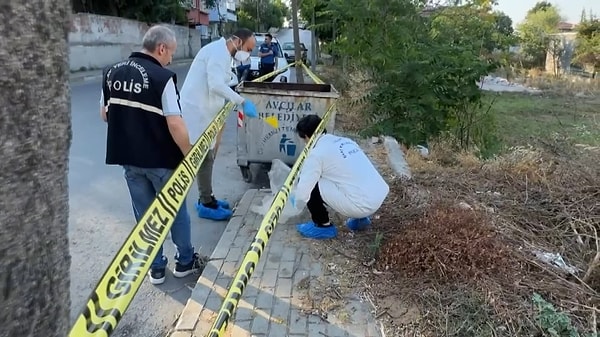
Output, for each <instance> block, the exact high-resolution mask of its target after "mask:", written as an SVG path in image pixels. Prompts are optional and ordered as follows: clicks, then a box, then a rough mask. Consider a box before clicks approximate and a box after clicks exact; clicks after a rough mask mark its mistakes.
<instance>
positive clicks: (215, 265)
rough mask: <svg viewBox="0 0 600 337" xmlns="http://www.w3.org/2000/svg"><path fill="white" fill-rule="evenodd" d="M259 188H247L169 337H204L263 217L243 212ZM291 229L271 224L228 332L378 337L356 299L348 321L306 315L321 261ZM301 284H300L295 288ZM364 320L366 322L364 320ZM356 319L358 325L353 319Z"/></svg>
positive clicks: (259, 336)
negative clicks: (350, 321)
mask: <svg viewBox="0 0 600 337" xmlns="http://www.w3.org/2000/svg"><path fill="white" fill-rule="evenodd" d="M264 195H266V192H264V191H257V190H252V192H247V193H246V194H245V195H244V197H243V198H242V201H241V202H240V206H239V207H238V208H237V210H236V212H235V214H234V217H233V218H232V219H231V221H230V222H229V224H228V226H227V228H226V229H225V232H224V234H223V236H222V238H221V240H220V241H219V244H217V248H216V249H215V251H214V252H213V254H212V255H211V261H210V263H209V264H208V265H207V267H206V268H205V270H204V272H203V274H202V276H201V277H200V278H199V279H198V282H197V284H196V287H195V288H194V291H193V292H192V296H191V298H190V300H189V301H188V303H187V304H186V307H185V309H184V312H183V313H182V314H181V316H180V318H179V320H178V322H177V325H176V327H175V329H174V330H175V332H174V334H173V335H171V337H204V336H206V334H207V333H208V330H209V329H210V328H211V326H212V324H213V323H214V320H215V319H216V316H217V313H218V310H219V309H220V307H221V305H222V303H223V299H224V296H225V294H226V292H227V288H228V286H229V285H230V284H231V282H232V280H233V277H234V276H235V275H236V273H237V271H238V268H239V264H240V263H241V260H242V259H243V257H244V255H245V253H246V251H247V249H248V248H249V246H250V244H251V243H252V241H253V239H254V236H255V235H256V232H257V231H256V229H257V228H258V227H259V226H260V221H261V220H262V218H261V217H260V216H258V215H256V214H254V213H248V209H249V208H250V206H251V204H252V203H255V204H257V203H259V202H260V201H262V197H263V196H264ZM292 235H296V233H295V231H294V230H291V229H289V227H286V226H285V224H281V226H279V225H278V226H276V228H275V231H274V232H273V234H272V236H271V238H270V240H269V242H268V243H267V247H266V248H265V250H264V252H263V253H262V256H261V259H260V260H259V263H258V265H257V266H256V269H255V270H254V272H253V274H252V275H251V277H250V280H249V282H248V284H247V285H246V288H245V290H244V293H243V294H242V298H241V299H240V301H239V304H238V305H239V307H238V308H237V309H236V310H235V311H234V316H233V317H232V319H231V320H230V321H229V324H228V328H227V330H226V334H225V336H227V337H234V336H235V337H251V336H252V337H300V336H302V337H313V336H314V337H322V336H328V337H381V336H379V330H378V327H377V325H376V324H375V322H374V320H373V318H372V317H371V314H370V313H369V310H368V308H365V307H364V306H362V304H361V303H356V302H355V303H353V304H352V305H355V306H357V307H356V309H357V310H356V311H355V315H353V319H354V320H353V324H343V325H342V324H336V323H335V322H333V321H332V322H331V323H328V322H326V321H324V320H322V319H321V318H320V317H318V316H315V315H310V316H306V315H305V314H303V313H302V312H301V310H302V309H310V308H306V305H308V303H307V298H306V296H308V295H309V292H310V287H309V288H306V286H307V285H308V286H310V283H311V282H314V279H315V278H316V277H323V276H324V274H323V273H324V270H325V269H324V268H325V266H324V265H322V264H321V262H320V261H315V260H314V259H313V258H312V257H311V256H310V253H309V251H310V250H309V248H310V247H309V244H310V243H308V242H306V241H302V240H300V241H298V240H296V239H294V238H292ZM299 283H302V284H303V285H304V286H305V287H304V288H301V287H298V285H299ZM365 305H366V304H365ZM367 322H368V324H366V323H367ZM355 323H361V324H355Z"/></svg>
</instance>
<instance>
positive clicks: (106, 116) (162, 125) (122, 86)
mask: <svg viewBox="0 0 600 337" xmlns="http://www.w3.org/2000/svg"><path fill="white" fill-rule="evenodd" d="M142 47H143V49H142V51H141V52H134V53H132V54H131V55H130V56H129V59H127V60H125V61H122V62H119V63H117V64H115V65H113V66H111V67H109V68H107V69H105V71H104V74H103V82H102V99H101V116H102V119H103V120H104V121H105V122H107V124H108V136H107V142H106V164H108V165H121V166H123V168H124V170H125V180H126V181H127V187H128V188H129V194H130V195H131V202H132V205H133V213H134V215H135V219H136V221H139V220H140V218H141V217H142V215H143V214H144V213H145V212H146V209H147V208H148V207H149V206H150V204H151V203H152V201H153V200H154V198H155V197H156V195H157V193H158V192H159V191H160V190H161V188H162V187H163V185H164V184H165V183H166V181H167V180H168V179H169V178H170V177H171V174H172V173H173V170H174V169H175V168H176V167H177V165H178V164H179V163H180V162H181V161H182V160H183V158H184V155H185V154H187V153H188V152H189V151H190V149H191V144H190V140H189V136H188V131H187V128H186V126H185V124H184V122H183V119H182V117H181V108H180V106H179V92H178V91H177V77H176V75H175V73H174V72H172V71H170V70H168V69H166V68H164V66H166V65H168V64H169V63H171V61H172V59H173V54H174V53H175V50H176V48H177V41H176V38H175V34H174V33H173V31H172V30H170V29H169V28H167V27H164V26H153V27H151V28H150V29H149V30H148V32H146V34H145V35H144V38H143V42H142ZM192 181H193V177H188V179H184V178H183V177H182V183H183V184H191V183H192ZM176 197H177V198H183V205H182V206H181V209H180V210H179V213H177V216H176V217H175V221H174V222H173V226H172V227H171V238H172V240H173V243H174V244H175V246H176V248H177V255H176V256H175V259H176V260H177V262H176V265H175V269H174V271H173V275H174V276H175V277H185V276H187V275H190V274H192V273H193V272H194V271H196V270H198V269H200V268H201V267H202V266H201V265H200V261H199V255H198V254H197V253H194V247H193V246H192V243H191V225H190V216H189V214H188V211H187V206H186V202H185V195H178V196H176ZM157 248H159V249H158V253H157V255H156V258H155V259H154V261H153V262H152V266H151V269H150V272H149V277H150V282H151V283H152V284H161V283H163V282H164V281H165V270H166V266H167V258H166V257H165V256H163V249H162V246H161V247H157Z"/></svg>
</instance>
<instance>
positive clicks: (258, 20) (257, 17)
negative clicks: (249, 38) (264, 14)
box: [255, 0, 260, 33]
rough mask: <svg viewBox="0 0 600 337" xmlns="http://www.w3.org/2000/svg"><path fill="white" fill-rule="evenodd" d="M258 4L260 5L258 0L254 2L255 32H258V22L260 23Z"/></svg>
mask: <svg viewBox="0 0 600 337" xmlns="http://www.w3.org/2000/svg"><path fill="white" fill-rule="evenodd" d="M259 4H260V0H256V31H255V32H257V33H258V32H260V26H259V22H260V11H259V9H258V8H259Z"/></svg>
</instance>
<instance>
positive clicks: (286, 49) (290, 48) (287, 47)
mask: <svg viewBox="0 0 600 337" xmlns="http://www.w3.org/2000/svg"><path fill="white" fill-rule="evenodd" d="M282 49H283V56H285V59H286V60H287V61H288V63H291V62H295V61H296V47H295V46H294V43H293V42H286V43H284V44H283V48H282ZM300 50H301V55H302V62H303V63H304V64H307V65H308V63H307V62H306V59H307V56H308V49H306V46H305V45H304V43H300Z"/></svg>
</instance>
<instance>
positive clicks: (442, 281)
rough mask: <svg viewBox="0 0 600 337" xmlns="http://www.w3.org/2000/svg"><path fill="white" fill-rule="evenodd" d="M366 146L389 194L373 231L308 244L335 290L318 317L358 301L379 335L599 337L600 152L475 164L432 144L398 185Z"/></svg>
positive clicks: (562, 151)
mask: <svg viewBox="0 0 600 337" xmlns="http://www.w3.org/2000/svg"><path fill="white" fill-rule="evenodd" d="M369 143H372V142H369ZM364 147H365V149H366V151H367V152H368V154H369V155H370V157H371V158H372V160H373V161H374V162H375V163H377V165H378V166H379V168H380V170H381V171H382V172H383V174H384V176H385V177H386V179H387V180H388V182H389V184H390V188H391V190H390V194H389V196H388V198H387V200H386V202H385V204H384V206H383V207H382V209H381V210H380V212H379V213H378V214H376V215H375V217H374V225H373V227H372V228H371V229H370V230H368V231H365V232H362V233H356V234H354V233H351V232H350V231H348V230H347V229H345V228H344V227H343V226H340V228H341V231H340V235H339V237H338V239H336V240H335V241H333V242H318V243H315V244H314V245H313V252H312V254H313V255H315V254H316V255H318V256H319V258H320V259H322V260H324V261H327V264H328V266H329V269H330V271H331V274H335V276H336V279H337V280H340V281H339V282H338V283H337V284H336V286H335V287H334V288H335V289H333V290H332V287H325V286H323V292H324V294H325V295H322V296H321V298H325V299H324V300H323V302H322V303H323V306H324V310H327V309H328V308H336V307H339V308H343V306H339V305H333V304H332V303H339V302H343V301H344V298H346V297H349V296H353V295H355V294H360V296H361V297H362V298H363V299H364V300H365V301H368V302H370V303H371V305H372V308H373V312H374V314H375V316H376V317H377V318H378V319H379V320H381V321H382V322H383V323H384V326H385V330H386V336H589V334H590V333H591V334H592V336H594V335H593V333H594V332H595V331H596V330H597V329H598V323H597V319H596V316H597V314H599V313H600V312H599V311H600V310H599V309H598V308H599V307H600V247H599V246H600V242H599V241H600V239H599V237H598V234H597V231H598V230H599V229H600V202H599V200H600V175H599V174H600V169H599V167H598V165H597V163H596V161H597V158H599V154H600V152H598V150H597V149H595V148H586V149H573V148H572V147H566V146H565V147H562V145H561V144H552V145H550V144H546V146H545V147H542V148H538V149H535V148H515V149H513V150H512V151H511V152H509V153H508V154H506V155H504V156H502V157H500V158H497V159H495V160H491V161H487V162H482V161H480V160H478V159H477V158H475V157H473V156H471V155H468V154H456V155H453V154H452V152H451V151H449V150H447V149H445V148H444V145H443V144H434V145H433V146H432V148H431V154H430V156H429V157H428V158H423V157H422V156H421V155H420V154H418V153H417V152H412V151H409V152H408V153H407V160H408V162H409V165H410V167H411V169H412V174H413V178H412V179H411V180H400V179H399V178H397V177H395V176H394V174H393V173H392V172H391V170H390V169H389V166H388V165H387V155H386V153H385V148H384V146H383V144H381V143H378V144H367V143H365V144H364ZM334 219H335V220H334V221H336V223H338V224H342V223H343V220H344V219H342V218H340V217H338V216H336V217H335V218H334ZM551 253H555V254H560V256H561V257H562V259H563V261H564V266H563V265H561V262H560V261H558V262H556V261H555V262H554V263H553V262H552V261H546V262H545V261H544V259H543V258H544V257H548V256H550V255H549V254H551ZM567 268H572V270H568V269H567ZM333 310H335V309H332V311H333ZM336 315H337V316H338V317H343V316H344V315H345V313H343V312H339V311H338V312H336ZM575 329H577V331H578V332H579V333H580V334H579V335H578V334H572V333H574V332H573V331H575ZM552 331H556V334H552Z"/></svg>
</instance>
